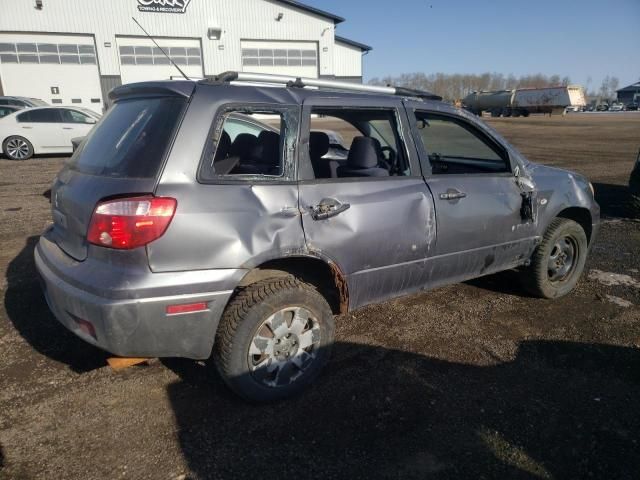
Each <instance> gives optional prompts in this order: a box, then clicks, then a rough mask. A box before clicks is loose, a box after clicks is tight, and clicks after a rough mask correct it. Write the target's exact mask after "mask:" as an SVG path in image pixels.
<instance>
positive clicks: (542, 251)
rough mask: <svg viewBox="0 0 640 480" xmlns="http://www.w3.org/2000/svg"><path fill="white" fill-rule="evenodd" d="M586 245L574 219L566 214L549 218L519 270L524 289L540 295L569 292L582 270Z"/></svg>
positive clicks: (584, 238)
mask: <svg viewBox="0 0 640 480" xmlns="http://www.w3.org/2000/svg"><path fill="white" fill-rule="evenodd" d="M587 247H588V244H587V236H586V234H585V233H584V230H583V229H582V227H581V226H580V225H579V224H578V223H576V222H574V221H573V220H569V219H566V218H556V219H555V220H553V222H551V225H549V228H548V229H547V231H546V233H545V234H544V237H543V239H542V242H541V243H540V245H538V247H537V248H536V251H535V252H534V254H533V257H532V258H531V265H530V266H529V267H528V268H527V269H525V270H524V271H523V272H522V276H523V277H522V279H523V281H524V284H525V287H526V288H527V290H528V291H529V292H530V293H532V294H533V295H535V296H538V297H543V298H558V297H562V296H564V295H566V294H568V293H569V292H571V290H573V288H574V287H575V286H576V284H577V283H578V280H579V279H580V275H582V271H583V270H584V264H585V262H586V259H587Z"/></svg>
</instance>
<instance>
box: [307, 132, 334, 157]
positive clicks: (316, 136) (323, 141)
mask: <svg viewBox="0 0 640 480" xmlns="http://www.w3.org/2000/svg"><path fill="white" fill-rule="evenodd" d="M329 144H330V142H329V135H327V134H326V133H324V132H311V133H310V135H309V153H310V154H311V158H322V157H324V156H325V155H326V154H327V153H328V152H329Z"/></svg>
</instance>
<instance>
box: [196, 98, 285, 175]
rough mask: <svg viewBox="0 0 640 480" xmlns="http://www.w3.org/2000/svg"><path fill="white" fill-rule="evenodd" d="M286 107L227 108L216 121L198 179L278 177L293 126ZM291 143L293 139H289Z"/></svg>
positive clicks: (281, 169) (282, 168)
mask: <svg viewBox="0 0 640 480" xmlns="http://www.w3.org/2000/svg"><path fill="white" fill-rule="evenodd" d="M288 117H289V115H288V114H287V110H286V109H282V111H278V110H269V109H253V108H248V109H238V110H227V111H226V112H225V113H224V114H222V115H221V117H220V118H218V119H217V120H216V125H215V128H214V132H213V138H212V139H211V141H210V145H209V146H208V147H207V150H206V153H205V157H204V160H203V163H202V165H201V168H200V179H202V180H204V181H211V180H215V179H216V178H219V177H227V178H229V177H237V178H242V177H247V176H251V177H252V180H255V179H258V180H259V179H260V177H263V178H264V179H265V180H268V179H269V178H271V177H281V176H282V175H283V174H284V163H285V156H286V154H287V152H289V151H291V150H292V148H286V144H287V135H288V134H289V136H291V132H294V131H295V130H294V127H293V125H291V121H289V120H288ZM289 143H290V144H291V145H290V146H292V145H293V139H291V138H290V139H289Z"/></svg>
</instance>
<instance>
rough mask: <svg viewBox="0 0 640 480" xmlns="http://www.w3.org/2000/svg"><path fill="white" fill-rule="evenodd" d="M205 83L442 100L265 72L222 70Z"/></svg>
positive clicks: (422, 94) (424, 94)
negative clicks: (247, 83) (244, 83)
mask: <svg viewBox="0 0 640 480" xmlns="http://www.w3.org/2000/svg"><path fill="white" fill-rule="evenodd" d="M205 82H206V83H217V84H220V83H231V82H252V83H264V84H276V85H285V86H287V87H289V88H304V87H315V88H326V89H329V90H346V91H353V92H365V93H380V94H383V95H399V96H403V97H417V98H422V99H426V100H442V97H440V96H439V95H436V94H434V93H431V92H427V91H424V90H414V89H412V88H404V87H392V86H387V87H380V86H377V85H362V84H359V83H349V82H338V81H335V80H323V79H318V78H304V77H293V76H287V75H270V74H266V73H246V72H224V73H221V74H220V75H217V76H216V77H214V78H213V79H211V80H205Z"/></svg>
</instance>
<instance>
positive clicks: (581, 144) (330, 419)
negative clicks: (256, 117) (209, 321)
mask: <svg viewBox="0 0 640 480" xmlns="http://www.w3.org/2000/svg"><path fill="white" fill-rule="evenodd" d="M489 121H490V122H491V123H492V124H493V125H494V126H495V127H496V128H497V129H498V130H499V131H501V132H502V133H503V134H504V135H505V136H506V137H507V138H508V139H509V140H511V141H512V142H513V143H514V144H515V145H516V146H517V147H518V148H520V149H521V150H522V151H523V152H524V153H525V154H526V155H527V156H529V158H531V159H532V160H534V161H540V162H543V163H547V164H553V165H558V166H562V167H567V168H571V169H574V170H577V171H579V172H581V173H584V174H586V175H588V176H589V177H590V178H591V179H592V181H593V182H594V184H595V186H596V192H597V196H598V200H599V202H600V203H601V205H602V207H603V212H604V214H605V219H604V222H603V226H602V231H601V234H600V237H599V238H598V240H597V243H596V244H595V246H594V249H593V252H592V255H591V257H590V260H589V262H588V265H587V269H586V273H585V276H584V277H583V280H582V281H581V282H580V284H579V286H578V288H577V289H576V290H575V291H574V292H573V293H572V294H570V295H569V296H567V297H565V298H563V299H561V300H557V301H545V300H540V299H534V298H529V297H527V296H526V295H524V294H523V293H522V291H521V289H520V288H519V287H518V284H517V281H516V278H515V276H514V274H513V273H512V272H506V273H502V274H499V275H494V276H490V277H486V278H482V279H478V280H474V281H471V282H467V283H465V284H461V285H455V286H450V287H445V288H440V289H438V290H435V291H432V292H427V293H422V294H419V295H414V296H410V297H405V298H402V299H398V300H395V301H392V302H388V303H385V304H382V305H377V306H372V307H368V308H365V309H361V310H358V311H355V312H353V313H351V314H349V315H346V316H344V317H341V318H340V319H338V321H337V325H338V330H337V343H336V346H335V354H334V357H333V360H332V361H331V363H330V364H329V366H328V368H327V370H326V372H325V373H324V375H323V376H322V377H321V378H320V380H319V381H318V382H317V383H316V384H315V385H314V386H313V388H311V389H310V390H309V391H307V392H306V393H305V394H303V395H302V396H300V397H298V398H295V399H293V400H290V401H287V402H283V403H280V404H277V405H271V406H266V407H256V406H252V405H247V404H245V403H243V402H241V401H239V400H238V399H237V398H235V397H234V396H233V395H231V394H230V393H228V392H227V390H226V389H225V388H224V387H223V386H222V385H221V383H220V381H219V379H217V378H216V377H215V376H212V375H210V373H209V371H208V370H207V369H206V368H205V367H203V365H201V364H200V363H196V362H190V361H184V360H162V361H158V360H156V361H152V362H150V364H149V365H146V366H140V367H133V368H130V369H128V370H125V371H122V372H119V373H116V372H114V371H112V370H111V369H109V368H108V367H107V366H106V363H105V360H106V357H107V355H106V354H105V353H103V352H101V351H99V350H97V349H94V348H92V347H90V346H89V345H86V344H85V343H83V342H82V341H81V340H78V339H76V338H75V337H74V336H73V335H72V334H70V333H68V332H67V331H66V330H65V329H64V328H63V327H61V326H60V325H58V323H57V322H56V321H55V320H54V318H53V317H52V315H51V314H50V313H49V311H48V309H47V307H46V304H45V302H44V300H43V297H42V295H41V293H40V291H39V288H38V285H37V281H36V277H35V271H34V266H33V260H32V252H33V246H34V243H35V242H36V240H37V235H38V233H39V232H40V231H41V230H42V228H43V226H44V225H45V224H46V222H47V221H48V218H49V212H48V201H47V200H46V198H44V197H43V196H42V193H43V192H44V191H45V190H46V189H47V188H48V187H49V184H50V182H51V180H52V178H53V176H54V175H55V172H56V171H57V170H58V169H59V168H60V166H61V164H62V162H63V159H57V158H38V159H35V160H29V161H26V162H21V163H13V162H9V161H7V160H2V159H0V241H1V242H2V249H1V250H0V271H3V272H4V275H3V276H2V278H0V294H1V295H2V297H3V302H2V304H0V478H3V479H4V478H25V479H30V478H65V479H66V478H69V479H72V478H73V479H75V478H82V479H94V478H95V479H102V478H109V479H111V478H135V479H137V478H150V479H177V478H181V479H187V478H189V479H191V478H193V479H196V478H247V477H249V476H257V477H261V478H262V477H277V478H279V479H281V478H300V477H302V478H327V479H328V478H372V477H379V478H425V477H429V478H452V479H459V478H611V479H614V478H615V479H620V478H629V479H632V478H633V479H636V478H638V476H639V475H640V453H639V452H640V415H638V398H639V397H640V256H639V255H638V253H639V252H640V222H639V221H637V220H632V219H629V218H628V217H629V216H630V212H628V211H627V207H626V200H627V191H626V188H625V185H626V181H627V178H628V175H629V172H630V170H631V168H632V165H633V161H634V159H635V155H636V152H637V150H638V148H640V115H621V116H619V117H616V116H613V115H612V116H607V117H603V116H589V115H569V116H567V117H564V118H560V117H553V118H549V117H530V118H528V119H524V118H517V119H490V120H489Z"/></svg>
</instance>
